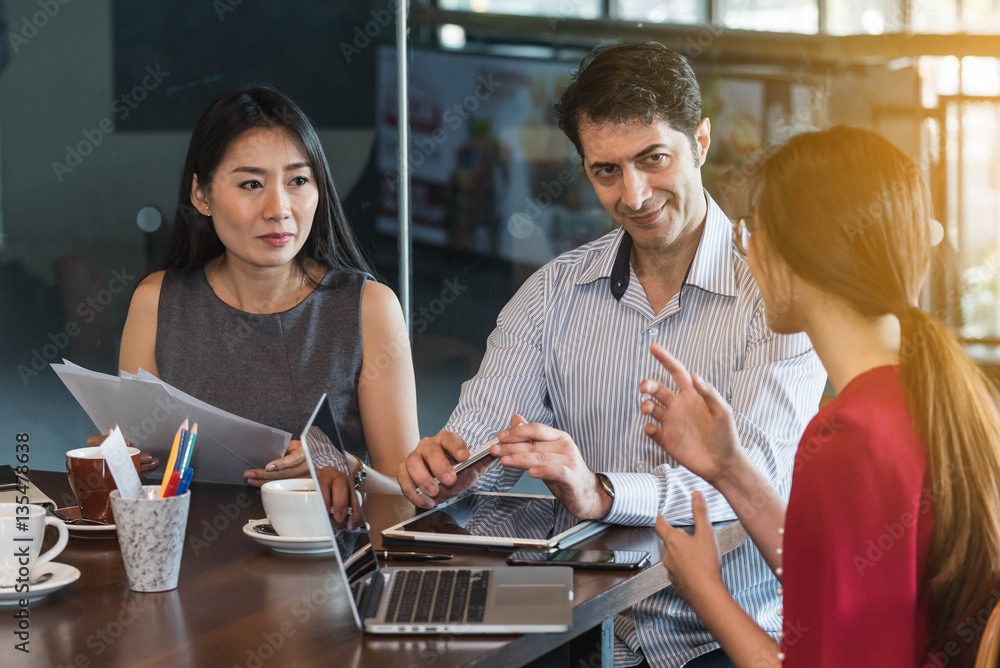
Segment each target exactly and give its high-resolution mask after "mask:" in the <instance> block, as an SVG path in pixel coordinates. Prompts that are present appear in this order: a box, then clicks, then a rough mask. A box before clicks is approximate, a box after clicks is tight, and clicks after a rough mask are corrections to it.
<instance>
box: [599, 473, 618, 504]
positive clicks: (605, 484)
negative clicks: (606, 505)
mask: <svg viewBox="0 0 1000 668" xmlns="http://www.w3.org/2000/svg"><path fill="white" fill-rule="evenodd" d="M596 475H597V484H599V485H600V486H601V489H603V490H604V493H605V494H607V495H608V496H610V497H611V498H612V499H613V498H615V486H614V485H612V484H611V479H610V478H608V476H606V475H604V474H603V473H598V474H596Z"/></svg>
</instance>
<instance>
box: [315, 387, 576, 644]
mask: <svg viewBox="0 0 1000 668" xmlns="http://www.w3.org/2000/svg"><path fill="white" fill-rule="evenodd" d="M324 446H326V447H325V448H324ZM322 449H326V450H327V452H331V451H332V455H333V457H332V459H333V466H336V467H337V468H339V469H340V470H341V471H342V472H343V473H344V474H345V475H346V476H347V477H348V479H350V478H351V472H350V470H349V469H348V467H347V457H346V454H345V451H344V444H343V441H342V440H341V438H340V431H339V430H338V428H337V421H336V419H335V418H334V415H333V409H332V407H331V406H330V402H329V400H328V399H327V397H326V395H325V394H324V395H323V396H322V398H321V399H320V400H319V403H318V404H317V405H316V408H315V410H314V411H313V414H312V417H311V418H310V419H309V422H308V423H307V424H306V426H305V428H304V429H303V430H302V452H303V454H304V455H305V459H306V463H307V464H308V466H309V475H310V476H311V477H312V479H313V484H314V485H316V488H317V489H319V479H318V478H317V476H316V466H315V464H314V463H313V457H314V453H318V452H320V451H321V450H322ZM316 499H317V501H316V512H317V513H322V514H323V515H324V516H325V517H331V516H330V514H329V509H328V508H325V507H324V505H325V504H324V502H323V497H322V495H319V494H317V495H316ZM356 505H357V508H358V509H357V511H355V512H360V513H361V514H362V517H361V523H360V524H361V528H359V529H357V530H353V531H348V530H345V529H337V528H334V526H333V523H332V521H331V522H329V523H326V524H327V526H329V532H330V537H331V538H332V539H333V544H334V546H335V547H336V549H334V550H333V554H334V558H335V559H336V560H337V568H338V569H339V571H340V575H341V577H342V578H343V581H344V584H345V585H346V587H347V590H348V591H349V592H350V593H351V596H348V599H349V602H350V606H351V610H352V612H353V614H354V620H355V623H356V624H357V625H358V628H360V629H362V630H363V631H366V632H368V633H454V634H460V633H461V634H484V633H563V632H565V631H568V630H569V629H570V626H571V625H572V622H573V569H571V568H568V567H566V566H550V567H546V568H518V567H510V566H500V567H496V568H483V567H443V568H442V567H421V568H382V567H380V566H379V563H378V558H377V557H376V555H375V550H374V549H373V545H372V542H371V535H370V533H369V530H368V525H367V523H366V522H365V520H364V511H363V509H362V508H361V504H356Z"/></svg>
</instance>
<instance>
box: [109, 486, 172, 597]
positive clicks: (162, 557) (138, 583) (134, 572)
mask: <svg viewBox="0 0 1000 668" xmlns="http://www.w3.org/2000/svg"><path fill="white" fill-rule="evenodd" d="M142 490H143V492H144V493H145V495H146V498H139V499H123V498H122V497H121V492H120V491H119V490H115V491H113V492H112V493H111V507H112V510H113V512H114V514H115V522H116V524H117V525H118V544H119V545H120V546H121V549H122V559H123V560H124V561H125V573H126V574H127V575H128V587H129V589H131V590H132V591H142V592H154V591H170V590H171V589H176V588H177V577H178V576H179V575H180V572H181V553H182V552H183V551H184V534H185V530H186V529H187V517H188V507H189V506H190V505H191V492H184V493H183V494H181V495H180V496H171V497H167V498H165V499H161V498H158V497H159V494H160V486H159V485H144V486H143V488H142Z"/></svg>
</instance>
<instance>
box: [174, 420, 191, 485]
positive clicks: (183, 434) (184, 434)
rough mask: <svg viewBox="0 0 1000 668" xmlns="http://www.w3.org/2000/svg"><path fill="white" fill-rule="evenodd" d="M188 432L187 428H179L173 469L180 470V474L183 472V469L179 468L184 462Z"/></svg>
mask: <svg viewBox="0 0 1000 668" xmlns="http://www.w3.org/2000/svg"><path fill="white" fill-rule="evenodd" d="M189 433H190V432H189V430H187V429H181V440H180V445H179V446H178V448H177V461H176V462H174V470H175V471H180V472H181V474H183V473H184V469H182V468H181V464H182V463H183V462H184V451H185V450H186V449H187V442H188V434H189Z"/></svg>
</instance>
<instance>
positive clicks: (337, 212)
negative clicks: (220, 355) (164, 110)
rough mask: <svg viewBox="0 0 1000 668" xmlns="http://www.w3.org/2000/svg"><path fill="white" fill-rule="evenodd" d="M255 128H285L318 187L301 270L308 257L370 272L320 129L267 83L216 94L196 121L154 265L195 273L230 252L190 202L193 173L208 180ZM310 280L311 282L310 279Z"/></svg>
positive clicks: (297, 259) (204, 181)
mask: <svg viewBox="0 0 1000 668" xmlns="http://www.w3.org/2000/svg"><path fill="white" fill-rule="evenodd" d="M253 128H270V129H274V128H282V129H284V130H287V131H288V133H289V134H290V135H291V136H292V137H293V138H294V139H295V141H296V142H298V145H299V147H300V148H301V149H302V151H303V152H304V153H305V154H306V158H307V160H308V161H309V166H310V167H312V171H313V175H314V178H315V179H316V187H317V188H318V190H319V205H318V206H317V208H316V215H315V217H314V219H313V223H312V229H311V230H310V231H309V236H308V237H307V238H306V242H305V244H303V246H302V249H301V250H300V251H299V252H298V254H297V255H296V256H295V262H296V264H297V265H298V266H299V269H301V270H302V272H303V274H305V275H306V276H308V275H309V273H308V272H307V271H306V260H314V261H316V262H319V263H321V264H323V265H325V266H326V267H327V268H330V269H341V270H357V271H363V272H367V273H369V274H371V273H372V270H371V267H370V266H369V264H368V261H367V260H365V258H364V256H363V255H362V254H361V251H360V249H359V248H358V243H357V241H356V240H355V238H354V234H353V232H352V231H351V228H350V225H349V224H348V222H347V217H346V216H345V215H344V209H343V207H342V206H341V205H340V198H339V197H337V189H336V188H335V187H334V185H333V178H332V177H331V176H330V166H329V164H327V161H326V155H325V154H324V153H323V146H322V145H321V144H320V141H319V136H318V135H317V134H316V129H315V128H314V127H313V125H312V123H311V122H310V121H309V119H308V118H307V117H306V115H305V114H304V113H302V110H301V109H299V107H298V106H297V105H296V104H295V103H294V102H292V101H291V100H289V99H288V98H287V97H285V96H284V95H282V94H281V93H279V92H278V91H276V90H274V89H273V88H269V87H266V86H251V87H249V88H244V89H242V90H236V91H231V92H228V93H225V94H223V95H221V96H220V97H218V98H216V100H215V101H214V102H212V104H210V105H209V106H208V109H206V110H205V112H204V113H203V114H202V115H201V118H199V119H198V123H197V125H195V126H194V132H193V133H192V135H191V143H190V144H189V145H188V151H187V157H186V158H185V159H184V172H183V174H181V187H180V194H179V196H178V198H177V212H176V213H175V214H174V225H173V230H172V232H171V235H170V241H169V242H168V244H167V249H166V251H165V253H164V255H163V258H162V259H161V260H160V262H159V263H158V265H157V267H156V269H175V270H178V271H182V272H193V271H196V270H198V269H201V268H202V267H204V266H205V264H206V263H207V262H208V261H209V260H212V259H213V258H216V257H218V256H219V255H221V254H222V253H223V252H224V251H225V250H226V248H225V246H223V244H222V241H221V240H220V239H219V236H218V234H216V233H215V225H214V224H213V223H212V219H211V218H210V217H208V216H205V215H204V214H202V213H201V212H200V211H198V210H197V209H196V208H195V207H194V206H193V205H192V204H191V183H192V181H193V177H194V175H195V174H197V175H198V182H199V183H202V184H208V183H210V182H211V180H212V177H213V175H214V173H215V170H216V169H217V168H218V166H219V163H220V162H222V159H223V157H224V156H225V155H226V151H227V150H228V149H229V146H230V145H231V144H232V143H233V141H235V140H236V138H237V137H239V136H241V135H242V134H243V133H244V132H246V131H247V130H251V129H253ZM309 280H310V282H313V279H312V278H311V277H310V279H309ZM313 283H314V282H313ZM314 286H315V283H314Z"/></svg>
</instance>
